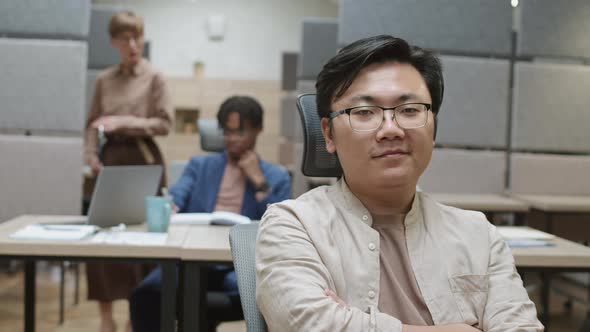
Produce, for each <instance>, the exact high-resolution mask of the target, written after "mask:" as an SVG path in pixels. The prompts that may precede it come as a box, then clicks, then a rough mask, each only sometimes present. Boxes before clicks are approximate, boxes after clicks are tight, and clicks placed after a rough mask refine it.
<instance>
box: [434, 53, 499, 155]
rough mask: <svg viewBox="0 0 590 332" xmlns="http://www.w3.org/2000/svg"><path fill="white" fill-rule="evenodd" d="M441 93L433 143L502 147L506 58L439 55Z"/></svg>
mask: <svg viewBox="0 0 590 332" xmlns="http://www.w3.org/2000/svg"><path fill="white" fill-rule="evenodd" d="M441 60H442V63H443V73H444V81H445V95H444V98H443V103H442V106H441V110H440V113H439V114H440V115H439V116H438V132H437V143H439V144H450V145H456V146H469V147H484V148H506V143H507V142H506V140H507V131H508V121H507V120H508V109H507V107H508V89H509V83H508V81H509V70H510V65H509V63H508V60H493V59H481V58H468V57H456V56H443V57H441Z"/></svg>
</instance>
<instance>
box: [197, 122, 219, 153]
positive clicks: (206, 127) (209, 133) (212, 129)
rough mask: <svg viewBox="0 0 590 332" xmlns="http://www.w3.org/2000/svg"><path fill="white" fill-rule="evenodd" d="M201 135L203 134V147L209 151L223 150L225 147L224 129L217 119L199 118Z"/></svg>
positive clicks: (198, 125) (198, 124)
mask: <svg viewBox="0 0 590 332" xmlns="http://www.w3.org/2000/svg"><path fill="white" fill-rule="evenodd" d="M197 127H198V128H199V135H200V136H201V149H202V150H203V151H208V152H221V151H223V150H224V149H225V145H224V144H223V131H222V130H221V128H219V125H218V124H217V120H215V119H199V120H197Z"/></svg>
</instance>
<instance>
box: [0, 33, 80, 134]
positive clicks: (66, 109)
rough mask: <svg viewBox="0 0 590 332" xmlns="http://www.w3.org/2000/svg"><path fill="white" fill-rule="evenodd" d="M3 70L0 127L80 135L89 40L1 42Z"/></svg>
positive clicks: (0, 56)
mask: <svg viewBox="0 0 590 332" xmlns="http://www.w3.org/2000/svg"><path fill="white" fill-rule="evenodd" d="M40 55H42V56H40ZM0 68H2V69H1V71H2V75H0V100H1V101H2V112H0V128H11V129H26V130H32V131H33V132H34V131H35V130H42V131H43V130H49V131H70V132H81V131H82V128H83V122H84V113H85V111H84V105H85V95H86V43H85V42H78V41H57V40H34V39H5V38H0Z"/></svg>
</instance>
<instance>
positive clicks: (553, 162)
mask: <svg viewBox="0 0 590 332" xmlns="http://www.w3.org/2000/svg"><path fill="white" fill-rule="evenodd" d="M588 170H590V156H572V155H551V154H536V153H535V154H533V153H513V154H512V157H511V163H510V171H511V174H512V177H511V190H512V192H513V193H518V194H531V195H590V176H588Z"/></svg>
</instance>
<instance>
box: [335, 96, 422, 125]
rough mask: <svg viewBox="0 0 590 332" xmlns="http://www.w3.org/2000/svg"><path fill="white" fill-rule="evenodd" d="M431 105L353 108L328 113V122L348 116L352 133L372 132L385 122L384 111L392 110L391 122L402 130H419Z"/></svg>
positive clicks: (414, 104) (410, 104) (416, 104)
mask: <svg viewBox="0 0 590 332" xmlns="http://www.w3.org/2000/svg"><path fill="white" fill-rule="evenodd" d="M430 108H431V105H430V104H425V103H407V104H401V105H397V106H395V107H381V106H355V107H351V108H347V109H343V110H341V111H336V112H332V113H330V121H331V120H332V119H334V118H335V117H337V116H339V115H342V114H345V113H346V114H348V120H349V121H350V128H352V130H354V131H374V130H377V129H379V128H380V127H381V125H382V124H383V121H384V120H385V111H386V110H392V111H393V112H392V116H393V120H394V121H395V123H396V124H397V126H398V127H400V128H402V129H414V128H421V127H424V126H425V125H426V122H427V121H428V111H429V110H430Z"/></svg>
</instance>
